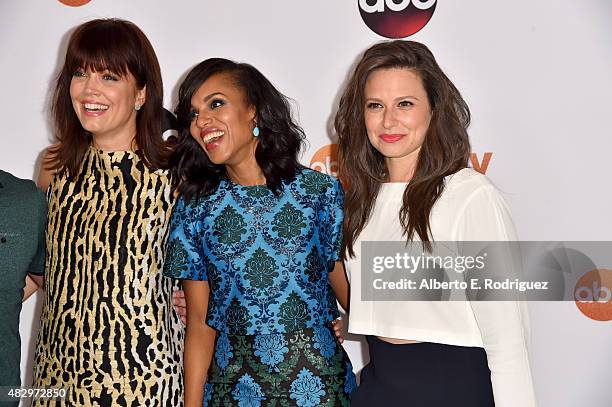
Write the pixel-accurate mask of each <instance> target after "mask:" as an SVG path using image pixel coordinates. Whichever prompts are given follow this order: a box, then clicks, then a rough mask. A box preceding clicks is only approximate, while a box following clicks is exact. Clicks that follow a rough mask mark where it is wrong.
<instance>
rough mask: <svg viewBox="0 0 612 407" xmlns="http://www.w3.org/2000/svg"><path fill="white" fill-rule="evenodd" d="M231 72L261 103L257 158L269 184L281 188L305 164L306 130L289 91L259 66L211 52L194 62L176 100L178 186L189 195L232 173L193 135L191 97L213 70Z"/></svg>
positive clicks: (173, 161) (209, 189)
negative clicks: (298, 120) (294, 113)
mask: <svg viewBox="0 0 612 407" xmlns="http://www.w3.org/2000/svg"><path fill="white" fill-rule="evenodd" d="M217 74H229V75H231V76H232V78H233V79H234V81H235V83H236V84H237V85H238V86H239V87H240V88H241V89H242V90H243V91H244V94H245V96H246V102H247V103H248V104H249V105H250V106H254V107H255V116H256V118H257V126H258V127H259V129H260V133H259V140H258V144H257V147H256V150H255V159H256V161H257V164H258V165H259V167H260V168H261V170H262V172H263V174H264V176H265V178H266V185H267V186H268V188H269V189H270V190H272V191H274V193H275V194H280V192H281V191H282V188H283V182H289V181H291V180H293V179H294V178H295V175H296V172H297V171H298V169H299V168H301V166H300V164H299V161H298V155H299V153H300V150H301V149H302V146H303V144H304V140H305V135H304V131H303V130H302V128H301V127H300V126H299V125H297V124H296V123H295V121H294V119H293V116H292V114H291V107H290V104H289V101H288V99H287V97H286V96H284V95H283V94H282V93H280V92H279V91H278V90H277V89H276V88H275V87H274V85H272V83H270V81H269V80H268V79H266V77H265V76H263V74H262V73H261V72H259V71H258V70H257V69H256V68H255V67H253V66H251V65H249V64H244V63H237V62H234V61H230V60H228V59H223V58H210V59H207V60H205V61H203V62H200V63H199V64H198V65H197V66H196V67H195V68H193V69H192V70H191V71H190V72H189V74H188V75H187V77H186V78H185V80H184V81H183V83H181V86H180V88H179V93H178V97H179V101H178V104H177V106H176V110H175V113H176V116H177V120H178V131H179V139H178V143H177V145H176V149H175V150H174V152H173V154H172V156H171V157H170V166H171V168H172V169H171V172H172V180H173V187H174V188H175V190H177V191H178V193H179V195H182V196H183V197H184V198H185V199H186V200H190V199H192V198H196V199H197V198H198V197H199V196H200V195H208V194H210V193H212V192H214V191H215V190H216V189H217V187H218V186H219V183H220V182H221V179H222V178H223V177H225V176H227V174H226V169H225V166H224V165H218V164H214V163H212V162H211V161H210V160H209V159H208V156H207V155H206V153H205V152H204V151H203V150H202V147H201V146H200V145H199V144H198V143H197V142H196V141H195V140H194V139H193V137H191V135H190V132H189V127H190V125H191V111H192V107H191V97H192V96H193V94H194V93H195V92H196V91H197V90H198V89H199V88H200V86H201V85H202V84H203V83H204V82H205V81H206V80H207V79H208V78H210V77H211V76H213V75H217Z"/></svg>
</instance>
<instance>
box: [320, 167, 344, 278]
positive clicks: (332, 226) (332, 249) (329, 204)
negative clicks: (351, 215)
mask: <svg viewBox="0 0 612 407" xmlns="http://www.w3.org/2000/svg"><path fill="white" fill-rule="evenodd" d="M321 201H322V207H321V212H320V216H319V221H320V225H319V228H320V229H319V230H320V234H321V245H322V247H323V253H324V256H325V259H326V260H327V261H328V262H329V263H330V266H331V263H333V262H335V261H337V260H340V258H341V256H340V250H341V248H342V222H343V221H344V191H343V189H342V184H340V181H338V180H337V179H336V178H333V179H332V183H331V185H330V186H329V187H328V188H327V189H326V190H325V192H324V195H323V197H322V198H321Z"/></svg>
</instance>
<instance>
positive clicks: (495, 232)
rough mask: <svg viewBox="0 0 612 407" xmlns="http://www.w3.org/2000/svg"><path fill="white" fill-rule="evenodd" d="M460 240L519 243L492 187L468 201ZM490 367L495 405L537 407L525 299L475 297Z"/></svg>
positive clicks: (459, 226) (462, 214)
mask: <svg viewBox="0 0 612 407" xmlns="http://www.w3.org/2000/svg"><path fill="white" fill-rule="evenodd" d="M455 232H456V233H455V236H456V240H457V241H482V242H485V241H515V240H516V239H517V236H516V231H515V228H514V223H513V222H512V217H511V215H510V211H509V209H508V206H507V204H506V203H505V201H504V200H503V198H502V197H501V195H500V194H499V192H498V191H497V189H496V188H495V187H494V186H493V185H490V184H488V185H484V186H481V187H479V188H478V189H476V190H475V191H474V192H473V193H472V194H471V195H470V196H469V197H468V199H466V202H465V206H464V208H463V210H462V211H461V212H460V215H459V218H458V220H457V224H456V227H455ZM470 306H471V308H472V311H473V313H474V317H475V319H476V323H477V324H478V328H479V330H480V335H481V337H482V342H483V345H484V349H485V351H486V353H487V360H488V364H489V368H490V370H491V383H492V385H493V395H494V398H495V405H496V406H499V407H514V406H521V407H523V406H524V407H535V406H536V398H535V393H534V388H533V378H532V374H531V366H530V357H529V352H528V343H529V318H528V312H527V304H526V303H525V302H524V301H471V302H470Z"/></svg>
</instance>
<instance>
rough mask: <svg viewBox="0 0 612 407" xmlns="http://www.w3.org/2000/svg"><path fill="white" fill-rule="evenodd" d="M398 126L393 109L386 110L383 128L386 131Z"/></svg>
mask: <svg viewBox="0 0 612 407" xmlns="http://www.w3.org/2000/svg"><path fill="white" fill-rule="evenodd" d="M396 124H397V119H396V118H395V112H394V111H393V109H389V108H387V109H385V111H384V112H383V127H384V128H385V129H390V128H392V127H393V126H395V125H396Z"/></svg>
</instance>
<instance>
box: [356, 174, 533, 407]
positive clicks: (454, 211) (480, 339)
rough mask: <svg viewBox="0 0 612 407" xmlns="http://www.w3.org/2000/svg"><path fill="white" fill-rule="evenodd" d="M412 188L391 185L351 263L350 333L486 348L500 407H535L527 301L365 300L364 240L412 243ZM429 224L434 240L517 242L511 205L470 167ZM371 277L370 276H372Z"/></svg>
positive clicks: (451, 183)
mask: <svg viewBox="0 0 612 407" xmlns="http://www.w3.org/2000/svg"><path fill="white" fill-rule="evenodd" d="M405 188H406V183H385V184H383V185H382V186H381V190H380V192H379V194H378V197H377V199H376V203H375V206H374V209H373V212H372V214H371V216H370V220H369V222H368V224H367V225H366V227H365V228H364V229H363V231H362V232H361V234H360V235H359V237H358V239H357V240H356V242H355V245H354V249H355V257H353V258H351V259H349V260H348V261H346V263H345V265H346V268H347V273H348V276H349V280H350V283H351V309H350V313H349V332H351V333H356V334H364V335H375V336H382V337H388V338H397V339H405V340H415V341H421V342H433V343H441V344H448V345H457V346H472V347H482V348H484V349H485V351H486V354H487V359H488V364H489V369H490V370H491V382H492V384H493V395H494V398H495V405H496V407H534V406H536V399H535V394H534V389H533V380H532V375H531V368H530V363H529V353H528V342H529V321H528V314H527V307H526V304H525V303H524V302H513V301H503V302H502V301H498V302H492V301H482V302H478V301H471V302H470V301H363V300H362V299H361V292H362V290H361V281H362V278H361V272H362V271H361V242H367V241H405V237H404V236H403V233H402V227H401V224H400V221H399V211H400V208H401V207H402V196H403V193H404V190H405ZM430 226H431V232H432V236H433V239H434V240H435V241H446V242H451V241H453V242H460V241H514V240H516V232H515V228H514V224H513V223H512V218H511V216H510V212H509V210H508V207H507V205H506V203H505V202H504V200H503V199H502V197H501V196H500V194H499V192H498V191H497V189H496V188H495V186H493V184H491V182H490V181H489V180H488V178H487V177H485V176H484V175H482V174H480V173H478V172H476V171H474V170H472V169H470V168H467V169H463V170H461V171H458V172H457V173H455V174H453V175H450V176H448V177H447V178H446V179H445V188H444V191H443V193H442V195H441V196H440V198H439V199H438V201H437V202H436V204H435V205H434V207H433V209H432V213H431V217H430ZM368 272H371V271H368Z"/></svg>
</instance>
